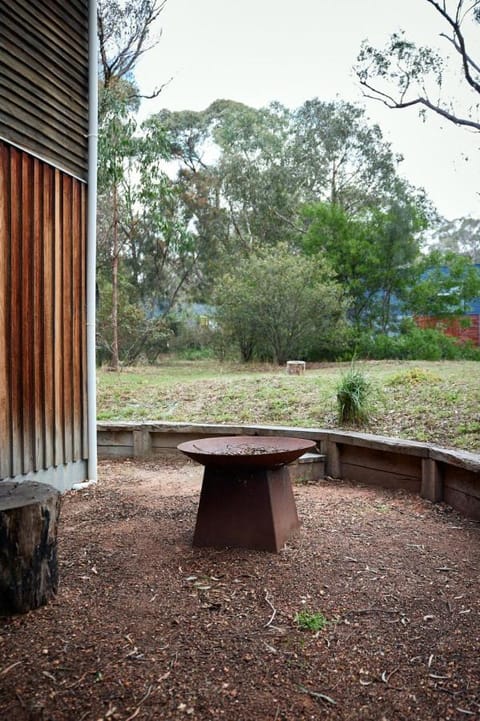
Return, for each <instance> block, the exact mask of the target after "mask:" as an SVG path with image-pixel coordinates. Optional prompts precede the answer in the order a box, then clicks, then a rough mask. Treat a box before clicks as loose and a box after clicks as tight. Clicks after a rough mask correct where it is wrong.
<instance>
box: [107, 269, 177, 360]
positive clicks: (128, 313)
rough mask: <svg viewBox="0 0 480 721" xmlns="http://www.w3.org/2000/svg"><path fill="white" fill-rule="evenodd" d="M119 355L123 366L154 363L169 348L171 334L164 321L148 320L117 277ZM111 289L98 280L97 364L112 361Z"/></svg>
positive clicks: (122, 276) (134, 298)
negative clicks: (140, 362) (118, 282)
mask: <svg viewBox="0 0 480 721" xmlns="http://www.w3.org/2000/svg"><path fill="white" fill-rule="evenodd" d="M120 279H121V282H120V287H119V308H118V311H119V317H120V318H121V322H120V324H119V329H118V330H119V333H118V346H119V347H118V355H119V361H120V362H121V363H122V364H124V365H131V364H133V363H136V362H137V361H138V360H139V359H142V360H143V361H144V362H145V361H146V362H148V363H155V361H156V360H157V358H158V356H159V355H160V354H161V353H165V351H167V350H168V347H169V341H170V339H171V337H172V330H171V328H170V326H169V324H168V321H167V320H166V319H165V318H161V317H158V316H151V315H149V314H148V313H147V311H146V310H145V308H143V307H142V306H141V305H139V304H138V303H137V302H136V293H135V289H134V288H132V287H131V286H130V285H129V284H128V283H127V282H126V280H125V276H124V275H123V274H120ZM111 315H112V288H111V284H110V283H109V282H108V281H105V280H103V279H100V280H99V303H98V304H97V362H98V363H99V364H103V363H108V362H109V361H110V359H111V357H112V322H111Z"/></svg>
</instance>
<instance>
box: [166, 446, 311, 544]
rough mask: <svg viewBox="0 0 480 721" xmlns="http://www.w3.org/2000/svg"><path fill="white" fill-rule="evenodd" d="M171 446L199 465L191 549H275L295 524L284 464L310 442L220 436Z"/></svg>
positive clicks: (307, 447)
mask: <svg viewBox="0 0 480 721" xmlns="http://www.w3.org/2000/svg"><path fill="white" fill-rule="evenodd" d="M177 448H178V450H179V451H181V452H182V453H184V454H185V455H186V456H188V457H189V458H192V459H193V460H194V461H197V462H198V463H201V464H202V465H203V466H205V470H204V472H203V483H202V491H201V494H200V502H199V505H198V512H197V522H196V525H195V532H194V534H193V545H194V546H212V547H216V548H225V547H229V546H234V547H237V548H251V549H254V550H259V551H274V552H278V551H280V549H281V548H282V547H283V545H284V544H285V542H286V541H287V540H288V539H289V538H290V536H291V534H292V533H294V532H295V531H296V530H297V529H298V527H299V525H300V524H299V520H298V515H297V509H296V506H295V499H294V497H293V491H292V485H291V481H290V474H289V471H288V465H286V464H288V463H291V461H294V460H295V459H296V458H298V457H299V456H301V455H302V454H303V453H305V451H308V450H312V449H313V448H315V442H314V441H306V440H304V439H303V438H284V437H281V436H273V437H272V436H226V437H221V438H202V439H200V440H198V441H187V442H186V443H180V445H179V446H177Z"/></svg>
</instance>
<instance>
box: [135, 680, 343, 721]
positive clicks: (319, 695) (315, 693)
mask: <svg viewBox="0 0 480 721" xmlns="http://www.w3.org/2000/svg"><path fill="white" fill-rule="evenodd" d="M299 688H300V691H303V692H304V693H308V695H309V696H313V698H319V699H320V700H321V701H326V702H327V703H331V704H333V706H336V705H337V702H336V701H335V699H333V698H331V697H330V696H327V695H326V694H324V693H320V692H319V691H310V689H308V688H305V686H299ZM127 721H128V719H127Z"/></svg>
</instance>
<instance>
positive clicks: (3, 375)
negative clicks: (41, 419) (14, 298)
mask: <svg viewBox="0 0 480 721" xmlns="http://www.w3.org/2000/svg"><path fill="white" fill-rule="evenodd" d="M9 188H10V156H9V153H8V151H7V148H6V147H5V146H1V145H0V189H3V192H4V198H6V197H8V195H9ZM8 228H9V212H8V207H7V203H6V202H5V201H4V202H0V478H8V477H9V476H10V473H11V460H12V459H11V432H10V392H9V389H10V366H9V349H8V348H7V337H8V328H9V326H10V319H9V306H8V305H7V303H6V298H7V297H8V296H9V295H10V283H9V275H10V253H9V246H8V245H7V242H6V239H7V230H8Z"/></svg>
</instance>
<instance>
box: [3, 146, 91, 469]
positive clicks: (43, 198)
mask: <svg viewBox="0 0 480 721" xmlns="http://www.w3.org/2000/svg"><path fill="white" fill-rule="evenodd" d="M85 194H86V188H85V185H84V183H82V182H81V181H79V180H76V179H75V178H72V177H71V176H69V175H67V174H65V173H62V172H61V171H59V170H57V169H54V168H52V167H51V166H50V165H49V164H47V163H44V162H43V161H40V160H38V159H36V158H34V157H32V156H30V155H29V154H28V153H25V152H23V151H20V150H18V149H17V148H14V147H12V146H10V145H9V144H8V143H3V142H0V294H1V302H0V478H7V477H10V476H16V475H21V474H25V473H29V472H31V471H32V472H34V471H38V470H41V469H43V468H45V469H46V468H50V467H51V466H58V465H61V464H67V463H69V462H73V461H77V460H81V459H82V458H86V457H87V452H86V447H85V444H84V442H83V436H82V434H83V432H84V431H83V429H84V418H83V416H84V412H85V408H86V398H85V388H86V362H85V347H86V337H85V333H86V302H85V301H86V295H85V283H86V278H85V259H84V253H85V247H86V237H85V236H86V220H85V213H86V200H85Z"/></svg>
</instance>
